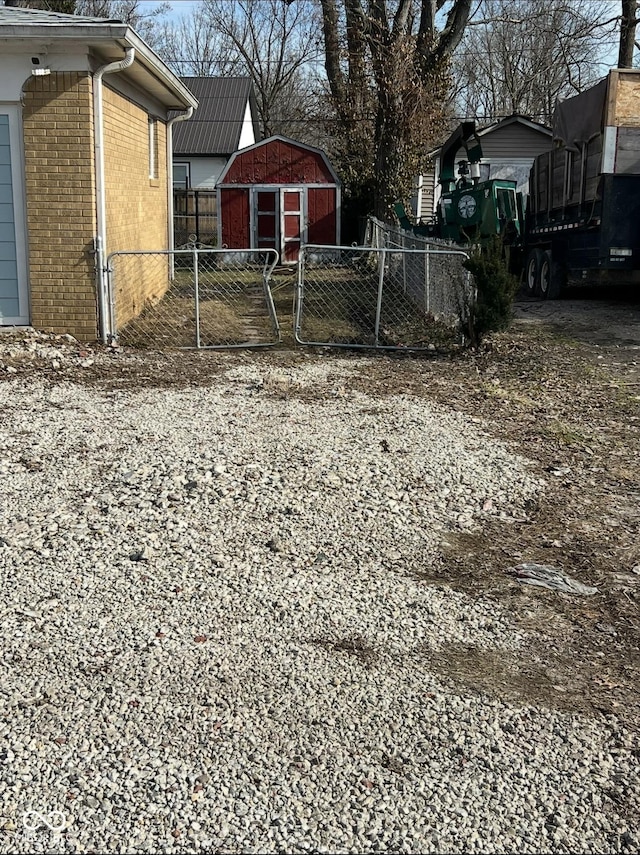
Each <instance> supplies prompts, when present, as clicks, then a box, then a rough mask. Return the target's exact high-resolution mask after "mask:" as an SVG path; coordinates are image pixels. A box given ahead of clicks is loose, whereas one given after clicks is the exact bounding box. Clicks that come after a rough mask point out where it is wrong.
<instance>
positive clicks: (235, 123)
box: [173, 77, 257, 156]
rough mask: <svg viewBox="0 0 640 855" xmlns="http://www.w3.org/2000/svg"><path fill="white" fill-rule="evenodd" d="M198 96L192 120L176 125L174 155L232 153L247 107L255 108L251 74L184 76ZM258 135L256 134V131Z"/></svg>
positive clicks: (174, 129)
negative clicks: (247, 75) (249, 75)
mask: <svg viewBox="0 0 640 855" xmlns="http://www.w3.org/2000/svg"><path fill="white" fill-rule="evenodd" d="M181 80H182V82H183V83H184V84H185V86H187V88H188V89H190V90H191V92H193V94H194V95H195V97H196V98H197V99H198V109H197V111H196V113H195V114H194V116H193V117H192V118H191V119H187V120H186V121H185V122H178V124H176V125H174V128H173V153H174V155H183V156H186V155H209V156H215V155H225V156H226V155H230V154H231V153H232V152H234V151H236V149H237V148H238V144H239V142H240V133H241V131H242V123H243V121H244V117H245V113H246V110H247V103H249V104H250V105H251V107H252V117H253V118H254V133H255V131H256V128H255V110H254V105H253V101H254V95H253V86H252V83H251V78H250V77H182V78H181ZM256 136H257V133H256Z"/></svg>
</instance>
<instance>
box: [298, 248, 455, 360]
mask: <svg viewBox="0 0 640 855" xmlns="http://www.w3.org/2000/svg"><path fill="white" fill-rule="evenodd" d="M314 251H315V252H325V253H326V252H335V253H357V252H360V253H362V254H363V255H364V254H365V253H371V254H377V255H378V272H377V275H378V291H377V301H376V312H375V325H374V331H373V332H374V343H373V344H358V343H352V342H349V343H347V342H344V343H342V342H332V341H309V340H305V339H303V338H302V337H301V328H302V312H303V307H304V297H305V286H304V280H305V261H306V258H307V256H308V254H309V253H312V252H314ZM391 255H402V257H403V275H404V276H405V288H406V264H405V259H406V257H407V255H411V256H414V257H415V256H416V255H419V256H423V257H424V269H425V284H426V289H425V297H426V299H425V306H424V311H425V312H429V311H430V308H431V307H430V300H429V297H430V289H429V279H430V259H431V257H432V256H457V257H460V258H464V259H468V258H469V254H468V253H467V252H464V251H463V250H461V249H449V248H431V247H427V248H424V249H422V248H413V247H412V248H403V247H389V246H382V247H372V246H335V247H334V246H322V245H320V244H305V245H304V246H303V247H302V248H301V251H300V258H299V263H298V279H297V285H296V294H295V308H294V319H295V320H294V338H295V341H296V342H297V344H301V345H306V346H316V347H336V348H346V349H349V350H353V349H355V348H357V349H361V350H371V349H372V348H373V349H376V350H402V351H409V350H410V351H424V350H428V349H429V348H428V346H426V347H425V346H422V345H416V346H411V345H388V344H381V343H380V323H381V310H382V299H383V293H384V284H385V271H386V269H387V257H388V256H391ZM466 280H467V283H471V281H472V276H471V273H469V272H467V274H466Z"/></svg>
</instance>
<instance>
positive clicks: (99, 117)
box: [93, 48, 136, 344]
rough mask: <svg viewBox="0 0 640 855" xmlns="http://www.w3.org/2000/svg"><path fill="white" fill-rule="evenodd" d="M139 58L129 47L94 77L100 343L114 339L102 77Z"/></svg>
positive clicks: (120, 69)
mask: <svg viewBox="0 0 640 855" xmlns="http://www.w3.org/2000/svg"><path fill="white" fill-rule="evenodd" d="M135 55H136V52H135V48H127V49H126V52H125V57H124V59H121V60H120V61H119V62H110V63H109V64H108V65H103V66H102V67H101V68H98V69H97V71H96V72H95V73H94V75H93V145H94V159H95V170H96V237H95V253H96V255H95V258H96V293H97V295H98V322H99V329H100V340H101V341H102V343H103V344H108V342H109V339H110V338H111V337H112V336H113V334H114V332H115V330H114V329H113V319H112V318H111V305H110V295H109V286H108V282H107V272H106V269H105V260H106V247H107V209H106V200H105V185H104V114H103V107H102V78H103V77H104V75H105V74H114V73H115V72H118V71H124V69H125V68H129V66H130V65H132V64H133V60H134V57H135Z"/></svg>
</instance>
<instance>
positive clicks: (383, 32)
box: [320, 0, 472, 217]
mask: <svg viewBox="0 0 640 855" xmlns="http://www.w3.org/2000/svg"><path fill="white" fill-rule="evenodd" d="M471 2H472V0H320V3H321V7H322V16H323V35H324V49H325V68H326V73H327V79H328V82H329V87H330V93H331V100H332V104H333V107H334V111H335V117H336V118H335V131H336V133H337V134H338V136H339V140H340V145H341V149H342V150H341V152H340V154H341V159H342V171H343V174H345V175H346V177H347V189H348V190H350V192H351V194H352V196H354V197H356V198H357V199H358V200H359V207H360V210H361V211H363V212H364V211H366V209H370V208H373V210H374V211H375V213H376V214H377V215H378V216H381V217H386V216H388V215H389V212H390V210H391V208H392V205H393V203H394V201H396V200H397V199H399V198H401V197H404V196H406V195H407V194H408V192H409V188H410V185H411V181H412V179H413V176H414V175H415V174H416V172H417V171H418V170H419V166H420V160H421V157H422V156H423V155H424V152H425V151H426V150H427V148H428V145H429V143H430V142H433V140H434V138H435V136H436V134H437V133H438V131H439V130H440V129H441V126H442V122H443V118H444V114H445V111H446V101H447V94H448V82H449V81H448V77H447V64H448V60H449V57H450V56H451V53H452V51H453V50H454V49H455V48H456V46H457V45H458V42H459V41H460V39H461V37H462V35H463V33H464V30H465V27H466V24H467V22H468V19H469V15H470V11H471ZM358 170H360V174H359V175H358V174H357V171H358Z"/></svg>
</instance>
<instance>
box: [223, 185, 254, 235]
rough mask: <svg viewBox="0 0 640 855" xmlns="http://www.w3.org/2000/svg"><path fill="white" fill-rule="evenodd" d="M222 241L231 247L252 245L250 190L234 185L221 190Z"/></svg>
mask: <svg viewBox="0 0 640 855" xmlns="http://www.w3.org/2000/svg"><path fill="white" fill-rule="evenodd" d="M220 221H221V223H222V243H223V244H226V246H228V247H229V249H245V248H246V247H248V246H251V238H250V235H249V222H250V221H249V190H247V189H239V188H238V189H237V190H236V189H235V188H233V187H229V188H223V189H222V190H220Z"/></svg>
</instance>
